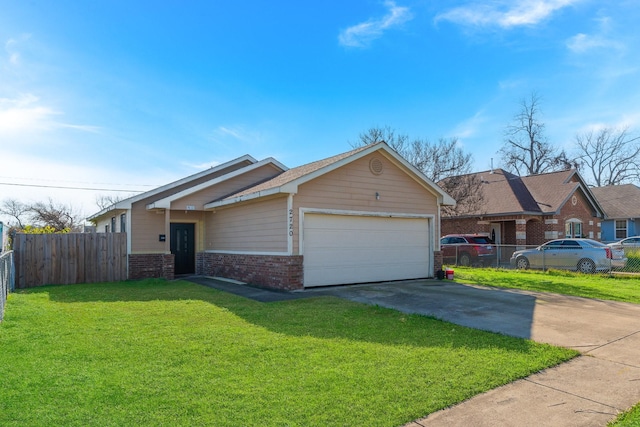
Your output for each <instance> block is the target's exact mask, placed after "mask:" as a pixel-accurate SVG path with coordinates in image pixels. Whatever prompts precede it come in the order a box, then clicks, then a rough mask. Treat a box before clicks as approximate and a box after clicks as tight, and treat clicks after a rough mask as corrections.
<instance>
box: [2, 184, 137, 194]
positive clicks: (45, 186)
mask: <svg viewBox="0 0 640 427" xmlns="http://www.w3.org/2000/svg"><path fill="white" fill-rule="evenodd" d="M0 185H12V186H16V187H37V188H56V189H61V190H88V191H121V192H123V193H142V192H143V190H121V189H120V190H116V189H113V188H89V187H62V186H56V185H38V184H17V183H13V182H0Z"/></svg>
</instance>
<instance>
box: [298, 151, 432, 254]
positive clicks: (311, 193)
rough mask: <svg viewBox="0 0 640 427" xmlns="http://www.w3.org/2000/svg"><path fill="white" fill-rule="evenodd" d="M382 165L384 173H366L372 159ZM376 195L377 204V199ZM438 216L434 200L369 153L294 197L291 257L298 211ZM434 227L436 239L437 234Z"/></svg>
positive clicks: (307, 185) (302, 188) (387, 162)
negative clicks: (308, 209)
mask: <svg viewBox="0 0 640 427" xmlns="http://www.w3.org/2000/svg"><path fill="white" fill-rule="evenodd" d="M374 157H375V158H378V159H380V161H382V165H383V172H382V174H380V175H374V174H373V173H372V172H371V170H370V169H369V162H370V161H371V159H372V158H374ZM376 193H378V194H379V196H380V198H379V200H377V199H376ZM301 207H302V208H317V209H334V210H348V211H365V212H392V213H407V214H419V215H434V216H436V218H437V215H438V202H437V198H436V196H435V195H434V194H433V193H431V192H430V191H428V190H427V189H425V188H424V187H423V186H422V185H420V184H419V183H418V182H417V181H415V180H414V179H412V178H411V177H410V176H409V175H407V173H406V172H405V171H404V170H402V169H400V168H399V167H398V166H396V165H395V164H394V163H392V162H391V161H390V160H388V159H387V158H386V157H384V156H382V155H380V154H379V153H372V154H370V155H368V156H365V157H363V158H361V159H358V160H356V161H354V162H352V163H349V164H347V165H345V166H343V167H341V168H339V169H336V170H334V171H332V172H329V173H327V174H325V175H322V176H320V177H318V178H316V179H314V180H311V181H309V182H307V183H305V184H302V185H301V186H300V187H299V188H298V194H296V195H295V196H294V197H293V210H294V227H293V230H294V239H293V245H294V254H298V253H299V248H298V245H299V236H298V233H299V214H298V213H299V208H301ZM437 223H438V221H434V224H435V226H436V229H435V233H436V236H438V235H439V233H440V230H439V229H438V225H437Z"/></svg>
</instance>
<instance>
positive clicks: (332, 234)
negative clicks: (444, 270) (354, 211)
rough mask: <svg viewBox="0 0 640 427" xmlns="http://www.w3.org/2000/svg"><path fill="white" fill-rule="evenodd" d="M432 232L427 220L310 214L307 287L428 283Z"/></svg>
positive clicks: (306, 245) (306, 225)
mask: <svg viewBox="0 0 640 427" xmlns="http://www.w3.org/2000/svg"><path fill="white" fill-rule="evenodd" d="M429 229H430V227H429V220H428V219H425V218H389V217H369V216H349V215H329V214H306V215H305V218H304V230H303V241H304V243H303V247H304V251H303V255H304V285H305V287H311V286H325V285H335V284H347V283H363V282H372V281H384V280H400V279H410V278H419V277H427V276H428V275H429V265H430V257H431V255H430V253H429V248H430V244H429V237H430V235H429Z"/></svg>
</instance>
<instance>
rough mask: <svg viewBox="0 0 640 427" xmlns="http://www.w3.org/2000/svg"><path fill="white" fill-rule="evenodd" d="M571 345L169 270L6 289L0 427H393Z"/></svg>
mask: <svg viewBox="0 0 640 427" xmlns="http://www.w3.org/2000/svg"><path fill="white" fill-rule="evenodd" d="M576 354H577V353H576V352H574V351H572V350H567V349H560V348H555V347H552V346H549V345H543V344H536V343H533V342H531V341H525V340H521V339H517V338H512V337H507V336H503V335H498V334H492V333H488V332H482V331H477V330H473V329H468V328H464V327H461V326H456V325H452V324H449V323H445V322H441V321H438V320H434V319H430V318H427V317H423V316H418V315H406V314H402V313H400V312H397V311H394V310H389V309H384V308H380V307H373V306H367V305H363V304H358V303H354V302H349V301H345V300H341V299H337V298H329V297H323V298H310V299H301V300H294V301H286V302H279V303H269V304H264V303H258V302H254V301H251V300H247V299H244V298H241V297H238V296H235V295H231V294H227V293H224V292H220V291H216V290H213V289H209V288H205V287H202V286H199V285H195V284H192V283H188V282H184V281H174V282H166V281H161V280H146V281H139V282H123V283H108V284H94V285H75V286H48V287H43V288H39V289H33V290H28V291H21V292H18V293H14V294H11V295H10V296H9V301H8V304H7V307H6V312H5V320H4V322H3V323H1V324H0V425H2V426H24V425H29V426H38V425H42V426H45V425H46V426H50V425H64V426H73V425H78V426H86V425H99V426H109V425H112V426H121V425H184V426H186V425H189V426H191V425H215V426H238V425H242V426H320V425H322V426H331V425H335V426H338V425H339V426H352V425H367V426H398V425H402V424H404V423H407V422H409V421H412V420H414V419H417V418H420V417H423V416H425V415H426V414H428V413H431V412H434V411H436V410H438V409H441V408H444V407H446V406H449V405H453V404H455V403H457V402H460V401H462V400H464V399H467V398H469V397H471V396H473V395H475V394H478V393H481V392H483V391H485V390H488V389H491V388H494V387H497V386H499V385H501V384H505V383H508V382H510V381H513V380H515V379H517V378H522V377H525V376H528V375H530V374H531V373H533V372H536V371H539V370H541V369H544V368H546V367H548V366H552V365H555V364H558V363H560V362H562V361H565V360H568V359H570V358H571V357H574V356H575V355H576Z"/></svg>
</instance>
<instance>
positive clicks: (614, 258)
mask: <svg viewBox="0 0 640 427" xmlns="http://www.w3.org/2000/svg"><path fill="white" fill-rule="evenodd" d="M510 261H511V265H512V266H514V267H516V268H519V269H525V270H526V269H528V268H544V269H547V268H557V269H564V270H576V271H579V272H581V273H595V272H596V271H609V270H611V269H612V268H622V267H624V266H625V263H626V261H627V259H626V258H625V257H624V251H622V250H620V249H615V248H613V247H611V246H607V245H605V244H604V243H601V242H597V241H595V240H591V239H557V240H551V241H549V242H547V243H545V244H544V245H540V246H538V247H537V248H534V249H524V250H521V251H515V252H514V253H513V255H511V260H510Z"/></svg>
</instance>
